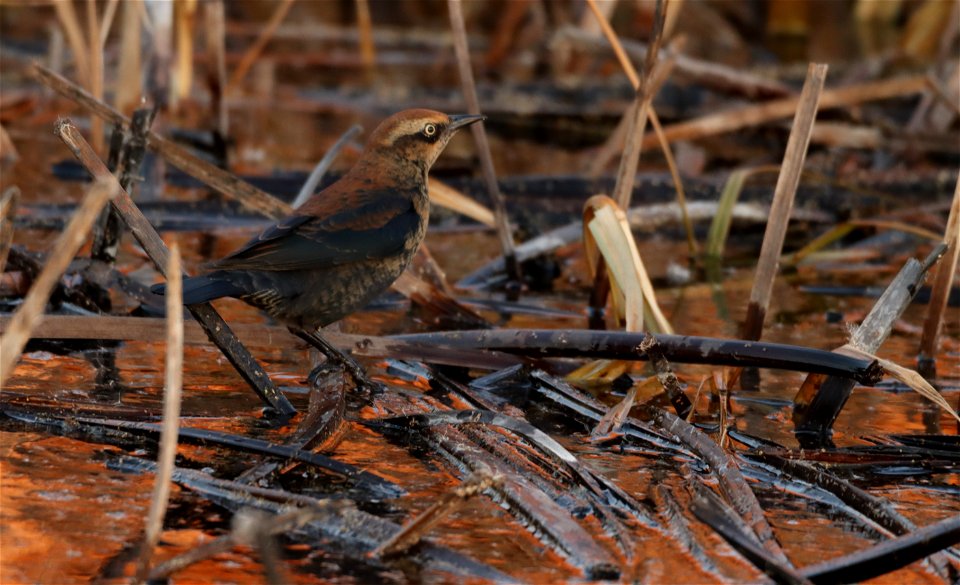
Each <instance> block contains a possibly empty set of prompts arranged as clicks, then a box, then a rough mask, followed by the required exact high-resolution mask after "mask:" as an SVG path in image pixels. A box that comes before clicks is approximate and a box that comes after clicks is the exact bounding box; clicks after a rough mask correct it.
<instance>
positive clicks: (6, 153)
mask: <svg viewBox="0 0 960 585" xmlns="http://www.w3.org/2000/svg"><path fill="white" fill-rule="evenodd" d="M18 160H20V153H19V152H17V146H16V145H15V144H14V143H13V139H11V138H10V134H9V133H8V132H7V129H6V128H4V127H3V124H0V165H2V166H3V168H6V165H7V164H8V163H15V162H17V161H18Z"/></svg>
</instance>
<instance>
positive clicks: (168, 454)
mask: <svg viewBox="0 0 960 585" xmlns="http://www.w3.org/2000/svg"><path fill="white" fill-rule="evenodd" d="M167 274H168V275H169V277H170V278H169V280H168V281H167V294H166V297H167V360H166V372H165V373H164V380H165V384H164V393H163V428H162V430H161V431H160V450H159V453H158V454H157V473H156V479H155V480H154V484H153V497H152V498H151V500H150V512H149V514H148V516H147V525H146V529H145V530H144V533H145V535H144V538H143V548H141V549H140V559H139V562H138V567H137V580H138V581H144V580H145V579H146V578H147V575H148V572H149V570H150V559H151V557H153V549H154V548H155V547H156V546H157V541H158V540H159V539H160V532H161V531H162V530H163V517H164V516H165V515H166V511H167V504H168V503H169V501H170V481H171V479H172V477H173V466H174V460H175V459H176V457H177V434H178V433H177V431H178V429H179V427H180V391H181V389H182V388H183V292H182V291H183V284H182V283H183V279H182V276H181V269H180V248H179V247H177V245H176V244H173V246H171V247H170V258H169V260H168V262H167Z"/></svg>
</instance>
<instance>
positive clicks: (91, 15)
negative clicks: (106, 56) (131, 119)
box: [87, 0, 105, 154]
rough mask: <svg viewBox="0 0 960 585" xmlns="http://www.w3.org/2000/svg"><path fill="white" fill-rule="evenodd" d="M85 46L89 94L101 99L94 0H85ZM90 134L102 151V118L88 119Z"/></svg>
mask: <svg viewBox="0 0 960 585" xmlns="http://www.w3.org/2000/svg"><path fill="white" fill-rule="evenodd" d="M87 41H88V43H87V47H88V48H89V50H90V74H89V80H90V94H91V95H93V97H95V98H97V99H98V100H102V99H103V47H102V46H101V45H100V21H99V20H98V19H97V2H96V0H87ZM90 136H91V138H92V143H93V149H94V150H95V151H97V152H98V153H101V154H102V153H103V151H104V148H105V143H104V139H103V120H101V119H100V118H98V117H96V116H93V118H92V119H91V120H90Z"/></svg>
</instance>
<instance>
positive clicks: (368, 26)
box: [354, 0, 377, 75]
mask: <svg viewBox="0 0 960 585" xmlns="http://www.w3.org/2000/svg"><path fill="white" fill-rule="evenodd" d="M354 5H355V6H356V8H357V30H358V32H359V33H360V59H361V60H362V61H363V67H364V68H365V69H366V71H367V74H368V75H369V74H372V73H373V70H374V66H375V65H376V61H377V50H376V47H375V46H374V44H373V20H372V19H371V18H370V3H369V2H368V1H367V0H354Z"/></svg>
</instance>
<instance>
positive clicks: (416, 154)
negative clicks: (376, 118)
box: [152, 109, 483, 332]
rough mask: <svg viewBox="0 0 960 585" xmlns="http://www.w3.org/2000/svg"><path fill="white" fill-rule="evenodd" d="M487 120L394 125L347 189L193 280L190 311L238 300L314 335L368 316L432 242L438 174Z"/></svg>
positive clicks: (377, 137) (186, 293)
mask: <svg viewBox="0 0 960 585" xmlns="http://www.w3.org/2000/svg"><path fill="white" fill-rule="evenodd" d="M481 119H483V116H474V115H459V116H448V115H446V114H443V113H441V112H435V111H432V110H422V109H417V110H405V111H403V112H400V113H397V114H394V115H393V116H391V117H389V118H387V119H386V120H384V121H383V122H382V123H381V124H380V125H379V126H377V128H376V130H374V131H373V133H372V134H371V135H370V139H369V141H368V142H367V145H366V147H365V148H364V150H363V153H362V154H361V155H360V159H359V160H358V161H357V163H356V164H355V165H354V166H353V168H351V169H350V171H348V172H347V174H346V175H344V176H343V177H342V178H341V179H340V180H339V181H337V182H336V183H334V184H332V185H330V186H329V187H327V188H326V189H324V190H323V191H321V192H320V193H317V194H315V195H314V196H313V197H312V198H311V199H310V200H308V201H307V202H306V203H304V204H303V205H302V206H301V207H299V208H298V209H297V210H296V212H295V213H294V214H293V215H291V216H289V217H287V218H285V219H283V220H282V221H280V222H279V223H277V224H276V225H273V226H271V227H269V228H267V229H266V230H264V231H263V232H261V233H260V235H258V236H257V237H255V238H254V239H252V240H250V241H249V242H247V243H246V244H245V245H244V246H242V247H241V248H240V249H238V250H237V251H235V252H234V253H232V254H230V255H229V256H227V257H225V258H223V259H221V260H219V261H217V262H215V263H213V264H212V268H213V269H214V270H213V271H212V272H210V273H208V274H204V275H201V276H195V277H192V278H187V279H185V280H184V281H183V302H184V304H187V305H192V304H195V303H203V302H207V301H211V300H214V299H218V298H221V297H234V298H238V299H240V300H243V301H245V302H247V303H249V304H251V305H253V306H255V307H258V308H260V309H262V310H264V311H266V312H267V313H269V314H270V315H271V316H272V317H274V318H276V319H278V320H279V321H281V322H283V323H285V324H286V325H287V326H289V327H290V328H291V329H292V330H297V329H299V330H302V331H305V332H315V331H316V330H317V329H318V328H320V327H323V326H325V325H327V324H329V323H332V322H334V321H337V320H339V319H341V318H343V317H345V316H347V315H349V314H350V313H352V312H354V311H356V310H357V309H360V308H362V307H363V306H364V305H365V304H366V303H367V302H369V301H370V300H371V299H372V298H373V297H375V296H377V295H379V294H380V293H381V292H383V291H384V290H386V289H387V287H389V286H390V285H391V284H392V283H393V281H394V280H396V279H397V277H399V276H400V273H401V272H403V270H404V269H405V268H406V266H407V264H408V263H409V262H410V259H411V258H412V257H413V254H414V252H416V250H417V247H418V246H419V245H420V242H421V241H422V240H423V236H424V233H425V232H426V229H427V219H428V216H429V213H430V203H429V200H428V197H427V172H428V171H429V170H430V166H431V165H432V164H433V163H434V161H435V160H436V159H437V157H438V156H439V155H440V152H441V151H442V150H443V148H444V146H446V144H447V142H448V141H449V140H450V138H451V137H452V136H453V135H454V134H455V133H456V132H457V130H459V129H460V128H463V127H464V126H467V125H469V124H472V123H474V122H477V121H479V120H481ZM164 289H165V286H164V285H156V286H154V287H153V289H152V290H153V291H154V292H155V293H157V294H163V292H164Z"/></svg>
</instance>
